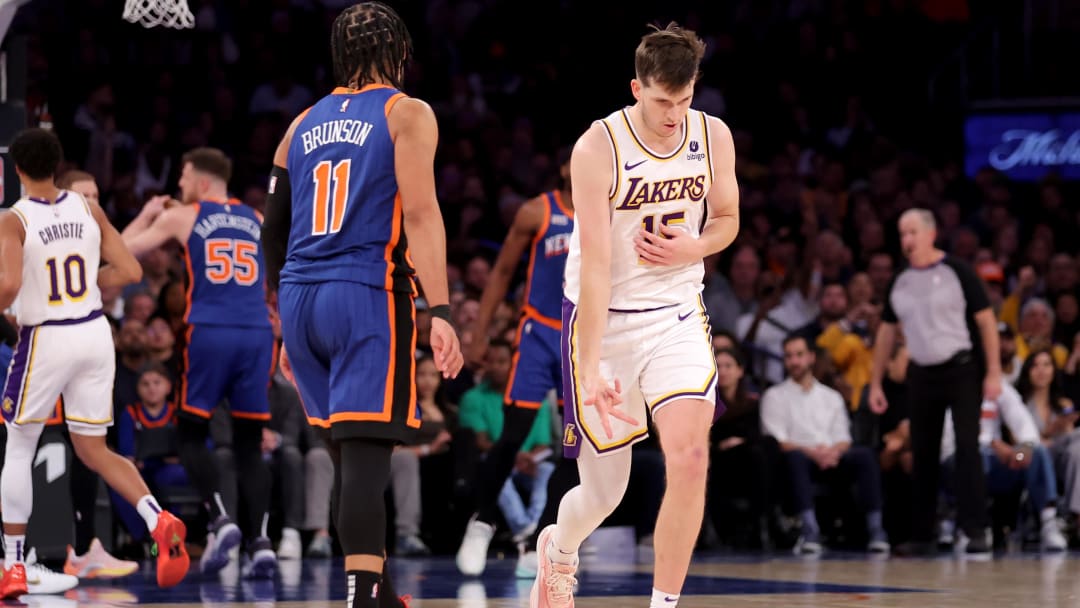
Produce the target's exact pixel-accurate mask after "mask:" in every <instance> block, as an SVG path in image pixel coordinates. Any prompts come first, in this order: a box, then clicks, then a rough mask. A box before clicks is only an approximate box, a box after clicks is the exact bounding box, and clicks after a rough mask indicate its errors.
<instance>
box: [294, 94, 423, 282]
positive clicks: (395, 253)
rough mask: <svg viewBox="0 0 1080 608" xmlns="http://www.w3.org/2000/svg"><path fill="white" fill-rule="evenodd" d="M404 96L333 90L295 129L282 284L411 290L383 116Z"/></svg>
mask: <svg viewBox="0 0 1080 608" xmlns="http://www.w3.org/2000/svg"><path fill="white" fill-rule="evenodd" d="M402 97H404V94H403V93H401V92H399V91H397V90H396V89H394V88H391V87H388V86H386V85H368V86H366V87H364V88H363V89H360V90H354V89H346V88H337V89H335V90H334V91H333V92H332V93H331V94H330V95H327V96H326V97H323V98H322V99H321V100H319V101H318V102H316V103H315V105H314V106H312V107H311V108H310V109H309V110H308V111H307V113H306V114H305V115H304V117H303V118H302V119H301V120H300V122H299V123H298V124H297V126H296V130H295V132H294V135H293V138H292V143H291V145H290V147H289V163H288V164H289V166H288V167H287V168H288V170H289V180H290V182H291V183H292V189H293V190H292V225H291V228H290V231H289V246H288V250H287V252H286V256H285V266H284V267H283V268H282V271H281V282H282V283H319V282H324V281H349V282H355V283H362V284H365V285H370V286H372V287H377V288H381V289H386V290H390V291H400V292H408V293H412V292H413V282H412V274H413V270H412V264H411V262H410V260H409V253H408V243H407V241H406V239H405V224H404V217H403V214H402V208H401V197H400V195H399V194H398V187H397V174H396V172H395V168H394V142H393V140H391V138H390V131H389V129H388V128H387V120H386V117H387V116H388V115H389V114H390V110H391V108H393V106H394V104H395V103H396V102H397V101H398V100H400V99H401V98H402Z"/></svg>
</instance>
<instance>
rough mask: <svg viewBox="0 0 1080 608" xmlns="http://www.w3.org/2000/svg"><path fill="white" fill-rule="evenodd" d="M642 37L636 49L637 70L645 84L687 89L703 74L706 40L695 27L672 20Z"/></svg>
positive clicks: (672, 88) (635, 64)
mask: <svg viewBox="0 0 1080 608" xmlns="http://www.w3.org/2000/svg"><path fill="white" fill-rule="evenodd" d="M649 27H651V28H653V30H655V31H652V32H649V33H648V34H646V35H644V36H642V37H641V44H639V45H638V47H637V50H636V51H635V52H634V71H635V72H636V73H637V79H638V80H640V81H641V83H642V84H643V85H645V86H650V85H653V84H657V85H660V86H661V87H663V88H665V89H669V90H678V89H681V88H684V87H686V86H688V85H690V84H692V83H694V82H697V79H698V78H700V77H701V58H702V57H704V56H705V43H704V42H703V41H702V40H701V38H699V37H698V35H697V34H696V33H694V32H693V31H692V30H688V29H684V28H681V27H679V25H678V24H677V23H675V22H674V21H672V22H671V23H669V24H668V26H667V27H665V28H663V29H661V28H660V27H658V26H655V25H651V26H649Z"/></svg>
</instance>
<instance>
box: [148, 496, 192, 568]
mask: <svg viewBox="0 0 1080 608" xmlns="http://www.w3.org/2000/svg"><path fill="white" fill-rule="evenodd" d="M151 535H152V536H153V537H154V548H153V552H154V553H156V554H157V583H158V587H172V586H174V585H176V584H177V583H179V582H180V581H182V580H184V577H185V576H187V572H188V567H189V566H190V565H191V558H189V557H188V552H187V547H186V546H185V545H184V541H185V540H186V539H187V527H186V526H185V525H184V522H182V521H180V520H179V519H178V518H177V517H176V516H175V515H173V514H172V513H169V512H168V511H162V512H161V515H158V522H157V527H156V528H154V531H153V533H152V534H151Z"/></svg>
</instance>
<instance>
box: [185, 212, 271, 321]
mask: <svg viewBox="0 0 1080 608" xmlns="http://www.w3.org/2000/svg"><path fill="white" fill-rule="evenodd" d="M195 204H196V205H198V212H197V215H196V217H195V225H194V226H192V228H191V235H189V236H188V241H187V243H186V244H185V250H184V253H185V255H186V258H187V259H186V260H185V262H186V263H187V271H188V290H187V313H186V314H185V316H184V321H186V322H188V323H191V324H194V325H225V326H229V327H270V317H269V311H268V309H267V308H266V290H265V287H264V286H263V282H264V281H265V278H264V273H263V268H264V264H263V253H262V240H261V237H262V218H261V217H260V216H259V214H258V212H257V211H255V210H254V209H252V208H251V207H248V206H247V205H245V204H243V203H241V202H240V201H238V200H236V199H231V200H229V201H226V202H219V201H200V202H198V203H195Z"/></svg>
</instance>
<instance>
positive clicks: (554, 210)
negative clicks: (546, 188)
mask: <svg viewBox="0 0 1080 608" xmlns="http://www.w3.org/2000/svg"><path fill="white" fill-rule="evenodd" d="M543 199H544V203H545V209H544V221H543V223H542V224H541V225H540V229H539V230H537V231H536V235H535V236H534V237H533V240H532V244H531V246H530V249H529V274H528V277H527V279H526V281H525V312H526V314H530V315H533V316H540V317H543V318H545V319H549V320H550V321H551V322H552V323H553V324H558V323H560V322H561V321H560V319H561V318H562V290H561V289H559V286H560V285H562V278H563V274H564V271H565V270H566V255H567V253H569V251H570V234H571V233H572V232H573V230H574V212H573V211H572V210H570V209H567V208H566V205H565V204H564V203H563V200H562V195H561V194H560V193H559V191H558V190H553V191H551V192H547V193H545V194H544V196H543Z"/></svg>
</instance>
